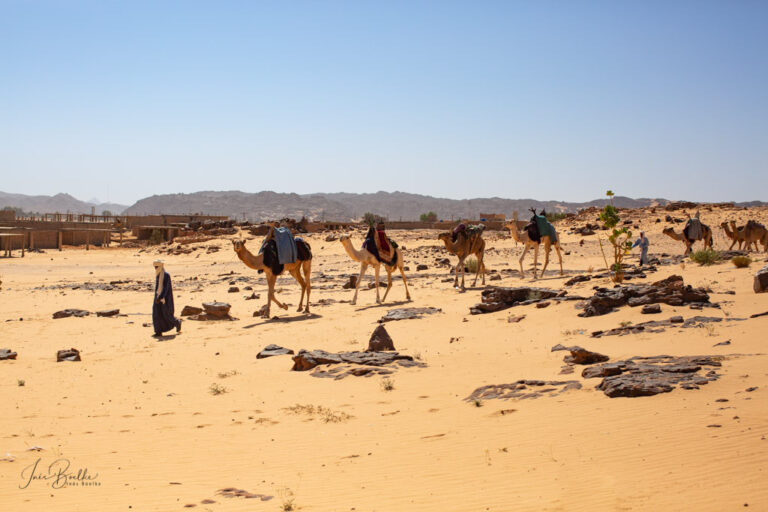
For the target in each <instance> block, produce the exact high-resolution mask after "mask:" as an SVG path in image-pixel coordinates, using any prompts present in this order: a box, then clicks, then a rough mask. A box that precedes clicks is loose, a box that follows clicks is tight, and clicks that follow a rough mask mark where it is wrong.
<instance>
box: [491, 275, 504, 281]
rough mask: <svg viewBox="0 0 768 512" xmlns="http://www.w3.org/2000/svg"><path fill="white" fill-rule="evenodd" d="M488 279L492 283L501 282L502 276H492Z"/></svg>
mask: <svg viewBox="0 0 768 512" xmlns="http://www.w3.org/2000/svg"><path fill="white" fill-rule="evenodd" d="M488 279H489V280H490V281H501V274H492V275H491V277H489V278H488Z"/></svg>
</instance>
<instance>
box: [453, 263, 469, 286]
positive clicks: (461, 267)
mask: <svg viewBox="0 0 768 512" xmlns="http://www.w3.org/2000/svg"><path fill="white" fill-rule="evenodd" d="M465 258H466V256H464V258H460V259H459V269H460V270H461V290H462V291H464V290H466V289H467V288H466V286H464V274H466V272H465V270H464V259H465ZM458 271H459V270H458V269H457V270H456V279H458V278H459V274H458ZM457 284H458V281H457Z"/></svg>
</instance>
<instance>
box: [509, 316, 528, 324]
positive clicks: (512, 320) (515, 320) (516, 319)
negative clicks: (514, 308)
mask: <svg viewBox="0 0 768 512" xmlns="http://www.w3.org/2000/svg"><path fill="white" fill-rule="evenodd" d="M523 318H525V315H520V316H510V317H509V318H507V322H508V323H510V324H516V323H518V322H520V320H522V319H523Z"/></svg>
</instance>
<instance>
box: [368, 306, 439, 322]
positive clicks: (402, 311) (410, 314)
mask: <svg viewBox="0 0 768 512" xmlns="http://www.w3.org/2000/svg"><path fill="white" fill-rule="evenodd" d="M442 311H443V310H442V309H440V308H433V307H427V308H397V309H390V310H389V311H387V314H386V315H384V316H383V317H381V319H380V320H379V322H393V321H395V320H411V319H418V318H421V317H423V316H424V315H434V314H435V313H441V312H442Z"/></svg>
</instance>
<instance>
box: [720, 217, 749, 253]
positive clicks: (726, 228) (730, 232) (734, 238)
mask: <svg viewBox="0 0 768 512" xmlns="http://www.w3.org/2000/svg"><path fill="white" fill-rule="evenodd" d="M720 227H721V228H723V231H725V236H727V237H728V238H730V239H731V240H732V241H731V246H730V247H729V248H728V250H729V251H730V250H731V249H733V246H734V245H736V244H737V243H738V244H739V250H741V244H742V243H744V240H743V239H741V240H740V239H739V234H738V232H737V230H735V229H734V230H731V228H730V227H729V226H728V223H727V222H721V223H720Z"/></svg>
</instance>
